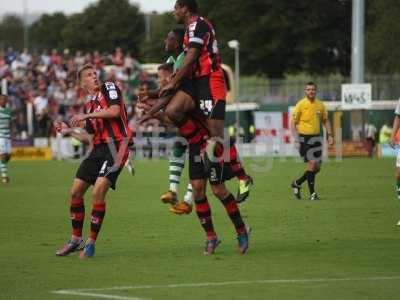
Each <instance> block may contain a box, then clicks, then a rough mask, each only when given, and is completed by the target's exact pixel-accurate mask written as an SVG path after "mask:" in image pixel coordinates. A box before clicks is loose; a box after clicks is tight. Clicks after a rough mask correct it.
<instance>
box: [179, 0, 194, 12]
mask: <svg viewBox="0 0 400 300" xmlns="http://www.w3.org/2000/svg"><path fill="white" fill-rule="evenodd" d="M176 4H178V5H179V6H180V7H182V6H186V7H187V8H188V9H189V11H190V12H191V13H194V14H197V10H198V5H197V1H196V0H176Z"/></svg>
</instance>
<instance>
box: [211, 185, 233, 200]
mask: <svg viewBox="0 0 400 300" xmlns="http://www.w3.org/2000/svg"><path fill="white" fill-rule="evenodd" d="M211 190H212V192H213V194H214V196H215V197H217V198H218V199H220V200H223V199H226V197H228V196H229V191H228V190H227V189H226V187H225V185H223V184H218V185H212V186H211Z"/></svg>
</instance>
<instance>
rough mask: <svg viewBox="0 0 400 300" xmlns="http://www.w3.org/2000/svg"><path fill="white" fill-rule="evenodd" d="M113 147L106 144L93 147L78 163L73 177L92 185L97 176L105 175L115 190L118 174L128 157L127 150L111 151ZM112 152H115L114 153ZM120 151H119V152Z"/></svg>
mask: <svg viewBox="0 0 400 300" xmlns="http://www.w3.org/2000/svg"><path fill="white" fill-rule="evenodd" d="M113 148H115V147H112V146H111V147H109V145H108V144H100V145H97V146H95V147H94V148H93V150H92V152H90V154H89V156H88V157H87V158H85V159H84V160H83V161H82V163H81V164H80V166H79V168H78V171H77V172H76V175H75V177H76V178H78V179H81V180H83V181H85V182H87V183H90V184H92V185H94V184H95V182H96V180H97V178H99V177H105V178H107V179H108V180H109V181H110V182H111V188H112V189H113V190H115V188H116V183H117V179H118V176H119V174H120V173H121V171H122V169H123V168H124V165H125V162H126V160H127V159H128V156H129V151H128V149H127V148H126V150H123V151H118V150H117V151H118V152H117V151H111V150H110V149H113ZM121 150H122V149H121ZM112 152H115V153H114V155H113V154H112ZM120 152H121V153H120Z"/></svg>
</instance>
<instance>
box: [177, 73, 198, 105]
mask: <svg viewBox="0 0 400 300" xmlns="http://www.w3.org/2000/svg"><path fill="white" fill-rule="evenodd" d="M178 90H180V91H182V92H184V93H186V94H188V95H189V96H190V97H191V98H192V99H193V101H195V99H196V90H195V88H194V85H193V82H192V80H190V79H188V78H186V77H184V78H183V79H182V82H181V83H180V85H179V87H178Z"/></svg>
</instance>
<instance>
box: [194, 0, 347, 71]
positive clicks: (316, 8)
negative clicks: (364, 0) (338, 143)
mask: <svg viewBox="0 0 400 300" xmlns="http://www.w3.org/2000/svg"><path fill="white" fill-rule="evenodd" d="M200 8H201V10H202V12H203V13H204V14H205V15H208V17H209V19H210V20H211V21H212V22H213V23H214V24H215V27H216V31H217V35H218V36H217V38H218V39H219V42H220V49H221V53H222V55H223V59H224V60H225V61H227V62H228V63H233V58H232V57H233V56H232V50H231V49H229V48H228V47H227V46H226V44H227V42H228V41H229V40H231V39H237V40H239V41H240V43H241V64H242V71H243V72H244V73H248V74H249V73H251V74H254V73H257V72H258V73H263V74H266V75H268V76H269V77H275V78H278V77H283V76H284V74H285V73H288V72H292V73H296V72H309V73H319V74H321V73H329V72H337V71H339V72H341V73H343V74H348V73H349V69H350V46H351V34H350V32H351V26H350V25H351V1H350V0H312V1H311V0H307V1H275V0H253V1H241V0H230V1H227V0H202V1H200Z"/></svg>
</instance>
